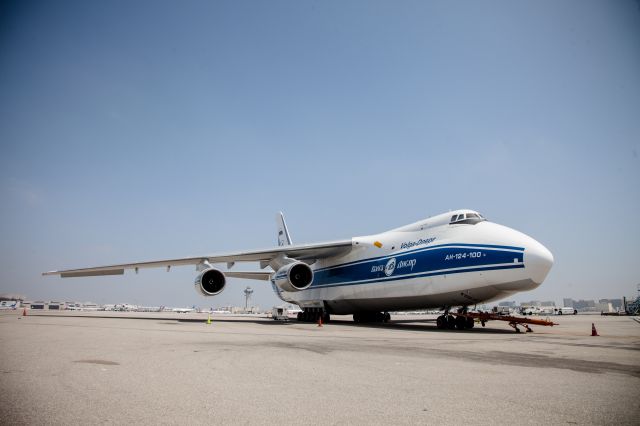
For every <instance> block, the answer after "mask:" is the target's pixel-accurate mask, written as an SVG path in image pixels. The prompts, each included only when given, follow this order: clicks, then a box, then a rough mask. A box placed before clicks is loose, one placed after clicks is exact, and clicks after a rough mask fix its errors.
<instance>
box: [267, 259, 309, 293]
mask: <svg viewBox="0 0 640 426" xmlns="http://www.w3.org/2000/svg"><path fill="white" fill-rule="evenodd" d="M274 281H275V284H276V285H277V286H278V287H279V288H280V289H282V290H284V291H300V290H304V289H307V288H309V286H310V285H311V283H312V282H313V271H312V270H311V268H310V267H309V265H307V264H306V263H302V262H293V263H289V264H288V265H285V266H283V267H282V268H280V269H278V272H276V275H275V277H274Z"/></svg>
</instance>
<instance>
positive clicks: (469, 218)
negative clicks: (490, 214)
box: [449, 213, 487, 224]
mask: <svg viewBox="0 0 640 426" xmlns="http://www.w3.org/2000/svg"><path fill="white" fill-rule="evenodd" d="M484 220H487V219H485V218H484V216H482V215H481V214H480V213H461V214H454V215H453V216H451V222H449V224H453V223H469V224H476V223H478V222H482V221H484Z"/></svg>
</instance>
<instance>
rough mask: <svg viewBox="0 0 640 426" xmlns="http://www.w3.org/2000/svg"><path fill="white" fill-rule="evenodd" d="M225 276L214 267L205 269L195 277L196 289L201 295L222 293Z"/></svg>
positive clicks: (225, 282) (225, 280)
mask: <svg viewBox="0 0 640 426" xmlns="http://www.w3.org/2000/svg"><path fill="white" fill-rule="evenodd" d="M226 284H227V278H226V277H225V276H224V274H223V273H222V271H219V270H217V269H216V268H209V269H205V270H204V271H202V272H201V273H200V275H198V276H197V277H196V282H195V286H196V291H197V292H198V293H200V294H201V295H203V296H215V295H216V294H220V293H222V290H224V286H225V285H226Z"/></svg>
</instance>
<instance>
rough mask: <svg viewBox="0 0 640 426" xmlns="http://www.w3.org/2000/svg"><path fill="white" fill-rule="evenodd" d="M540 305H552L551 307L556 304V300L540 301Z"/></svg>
mask: <svg viewBox="0 0 640 426" xmlns="http://www.w3.org/2000/svg"><path fill="white" fill-rule="evenodd" d="M540 306H550V307H555V306H556V302H552V301H550V300H549V301H547V302H540Z"/></svg>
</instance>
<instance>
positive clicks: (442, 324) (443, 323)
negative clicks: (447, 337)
mask: <svg viewBox="0 0 640 426" xmlns="http://www.w3.org/2000/svg"><path fill="white" fill-rule="evenodd" d="M436 327H437V328H438V329H439V330H444V329H445V328H447V317H445V316H444V315H440V316H439V317H438V318H437V319H436Z"/></svg>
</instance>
